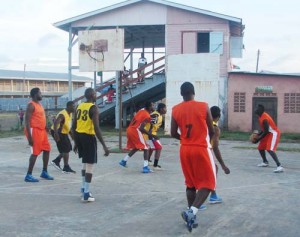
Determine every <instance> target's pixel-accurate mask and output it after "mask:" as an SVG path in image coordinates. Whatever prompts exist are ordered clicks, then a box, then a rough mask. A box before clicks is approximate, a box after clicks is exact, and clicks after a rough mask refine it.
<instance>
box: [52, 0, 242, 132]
mask: <svg viewBox="0 0 300 237" xmlns="http://www.w3.org/2000/svg"><path fill="white" fill-rule="evenodd" d="M54 26H56V27H57V28H59V29H62V30H64V31H66V32H68V34H69V50H70V51H69V53H70V54H71V49H72V47H73V46H74V45H75V44H76V40H78V38H77V36H78V35H80V34H81V32H82V31H86V33H85V35H93V34H92V31H101V30H107V29H120V28H121V29H122V30H124V49H125V50H127V52H129V54H128V55H124V56H123V57H124V58H125V60H126V59H127V58H129V60H130V62H131V65H130V70H131V71H132V70H134V69H135V68H134V67H133V65H132V61H133V60H132V55H133V53H134V50H135V49H141V48H142V49H143V50H142V51H143V52H144V48H148V49H152V55H153V57H152V61H154V60H155V58H156V57H155V52H156V51H157V49H158V48H164V49H165V50H164V51H165V64H164V65H165V68H164V72H165V82H166V87H165V91H166V104H167V110H168V113H167V114H166V123H165V124H166V127H165V129H166V130H167V131H168V130H169V124H170V114H171V108H172V106H173V105H174V104H176V103H178V102H180V101H181V100H182V98H181V96H180V85H181V84H182V83H183V82H184V81H190V82H192V83H193V84H194V85H195V88H196V97H195V98H196V99H198V100H204V101H207V102H208V103H209V105H210V106H213V105H218V106H220V107H221V108H222V110H223V111H224V112H225V114H224V115H225V116H222V119H224V118H227V114H226V111H227V83H228V71H229V70H231V58H234V57H241V56H242V49H243V30H244V26H243V24H242V19H240V18H237V17H232V16H228V15H224V14H220V13H216V12H211V11H208V10H203V9H199V8H195V7H191V6H186V5H183V4H178V3H173V2H170V1H163V0H128V1H125V2H121V3H118V4H114V5H112V6H109V7H106V8H102V9H99V10H95V11H92V12H88V13H85V14H81V15H79V16H75V17H72V18H69V19H65V20H62V21H60V22H57V23H55V24H54ZM89 32H90V33H89ZM95 35H96V34H95ZM93 40H94V41H93V42H99V43H100V42H107V41H108V43H107V45H110V42H109V41H110V40H111V39H109V38H108V39H105V40H103V39H101V38H99V39H98V38H94V39H93ZM83 46H84V45H83ZM93 47H94V48H96V46H93ZM93 47H91V49H92V48H93ZM86 48H89V47H86V46H84V47H82V48H80V46H79V47H78V49H77V50H80V49H81V50H82V49H86ZM99 50H100V48H99ZM99 50H98V51H99ZM105 50H108V51H109V50H110V49H109V47H105ZM100 51H101V50H100ZM150 52H151V51H150ZM95 54H96V55H97V52H96V51H95ZM71 55H72V54H71ZM104 55H105V52H102V53H101V54H99V57H100V58H101V60H103V59H104V57H103V56H104ZM89 57H90V58H93V57H94V56H93V57H92V56H91V55H89ZM105 58H107V57H105ZM101 60H100V61H101ZM96 61H97V60H95V63H97V62H96ZM98 61H99V60H98ZM100 61H99V62H100ZM71 62H72V60H71V57H69V69H71V68H72V64H71ZM99 62H98V63H99ZM150 63H151V60H149V59H148V64H150ZM79 68H80V65H79ZM145 89H146V88H145ZM148 90H152V88H151V89H148ZM141 93H142V92H141ZM153 94H155V93H153ZM144 98H145V97H144ZM102 111H105V108H103V109H102ZM123 111H126V109H123ZM117 112H118V111H117V110H116V114H117ZM223 122H225V123H226V121H223Z"/></svg>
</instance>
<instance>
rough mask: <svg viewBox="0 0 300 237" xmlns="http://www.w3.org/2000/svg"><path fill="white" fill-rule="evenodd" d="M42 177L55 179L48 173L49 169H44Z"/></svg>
mask: <svg viewBox="0 0 300 237" xmlns="http://www.w3.org/2000/svg"><path fill="white" fill-rule="evenodd" d="M40 177H41V178H43V179H47V180H53V179H54V178H53V177H52V176H50V175H49V174H48V172H47V171H42V173H41V176H40Z"/></svg>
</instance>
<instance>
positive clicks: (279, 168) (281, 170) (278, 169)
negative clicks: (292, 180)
mask: <svg viewBox="0 0 300 237" xmlns="http://www.w3.org/2000/svg"><path fill="white" fill-rule="evenodd" d="M273 172H274V173H281V172H283V167H282V166H278V167H277V168H276V170H274V171H273Z"/></svg>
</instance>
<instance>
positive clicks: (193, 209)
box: [191, 206, 198, 215]
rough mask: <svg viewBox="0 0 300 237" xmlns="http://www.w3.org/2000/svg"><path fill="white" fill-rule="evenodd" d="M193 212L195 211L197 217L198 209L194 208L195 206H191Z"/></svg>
mask: <svg viewBox="0 0 300 237" xmlns="http://www.w3.org/2000/svg"><path fill="white" fill-rule="evenodd" d="M191 210H192V211H193V214H194V215H196V214H197V212H198V208H197V207H194V206H191Z"/></svg>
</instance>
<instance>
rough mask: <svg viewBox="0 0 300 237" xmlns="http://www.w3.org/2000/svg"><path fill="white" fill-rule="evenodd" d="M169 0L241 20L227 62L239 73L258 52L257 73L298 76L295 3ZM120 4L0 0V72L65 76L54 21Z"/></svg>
mask: <svg viewBox="0 0 300 237" xmlns="http://www.w3.org/2000/svg"><path fill="white" fill-rule="evenodd" d="M172 1H173V2H176V3H181V4H184V5H188V6H192V7H197V8H200V9H204V10H209V11H213V12H217V13H221V14H225V15H229V16H233V17H237V18H241V19H242V22H243V24H244V25H245V30H244V46H245V49H244V51H243V58H241V59H233V60H232V61H233V64H235V65H237V66H239V67H240V70H241V71H250V72H255V70H256V64H257V55H258V50H259V51H260V56H259V63H258V71H262V70H264V71H272V72H277V73H300V30H299V29H300V28H299V26H300V15H299V9H300V2H298V0H285V1H274V0H243V1H240V0H172ZM119 2H122V1H117V0H85V1H82V0H50V1H49V0H18V1H10V0H0V4H1V8H0V32H1V37H0V69H7V70H21V71H23V70H24V65H25V64H26V67H25V70H27V71H45V72H66V73H67V65H68V52H67V47H68V33H67V32H65V31H62V30H60V29H58V28H56V27H54V26H53V23H55V22H58V21H61V20H65V19H67V18H70V17H74V16H78V15H81V14H84V13H87V12H90V11H94V10H97V9H100V8H103V7H107V6H110V5H113V4H115V3H119ZM73 51H74V50H73ZM73 65H78V58H77V57H73ZM74 74H77V75H81V74H80V73H79V72H74ZM84 76H86V75H84ZM91 77H92V75H91Z"/></svg>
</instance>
